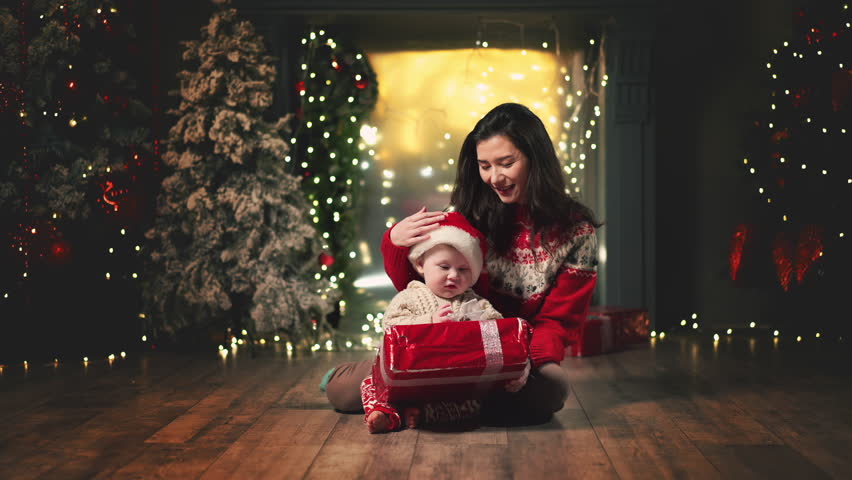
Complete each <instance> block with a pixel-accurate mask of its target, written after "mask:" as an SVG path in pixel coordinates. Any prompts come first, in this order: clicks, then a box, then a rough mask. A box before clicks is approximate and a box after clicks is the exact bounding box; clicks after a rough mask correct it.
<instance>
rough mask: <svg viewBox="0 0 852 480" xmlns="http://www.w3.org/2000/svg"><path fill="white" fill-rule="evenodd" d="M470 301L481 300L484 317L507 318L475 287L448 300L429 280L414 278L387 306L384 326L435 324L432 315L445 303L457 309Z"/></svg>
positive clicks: (480, 305) (479, 304) (493, 318)
mask: <svg viewBox="0 0 852 480" xmlns="http://www.w3.org/2000/svg"><path fill="white" fill-rule="evenodd" d="M470 300H476V301H477V302H478V306H479V307H480V308H481V309H482V310H483V312H484V314H483V317H482V319H483V320H496V319H498V318H503V315H501V314H500V312H498V311H497V310H495V309H494V307H493V306H491V303H490V302H489V301H488V300H486V299H484V298H482V297H480V296H479V295H477V294H476V293H474V291H473V290H472V289H467V290H466V291H465V292H464V293H462V294H461V295H457V296H455V297H453V298H451V299H446V298H441V297H439V296H437V295H435V294H434V293H432V291H431V290H429V287H427V286H426V284H425V283H423V282H421V281H418V280H412V281H410V282H409V283H408V286H407V287H406V288H405V289H404V290H402V291H400V292H399V293H397V294H396V296H394V297H393V299H392V300H391V301H390V305H388V308H387V309H385V316H384V318H383V319H382V327H383V328H387V327H390V326H393V325H414V324H420V323H433V322H432V315H433V314H434V313H435V312H436V311H437V310H438V308H440V307H441V306H443V305H446V304H448V303H449V304H450V305H451V306H452V309H453V311H454V312H457V311H458V310H459V307H461V305H462V304H463V303H465V302H468V301H470Z"/></svg>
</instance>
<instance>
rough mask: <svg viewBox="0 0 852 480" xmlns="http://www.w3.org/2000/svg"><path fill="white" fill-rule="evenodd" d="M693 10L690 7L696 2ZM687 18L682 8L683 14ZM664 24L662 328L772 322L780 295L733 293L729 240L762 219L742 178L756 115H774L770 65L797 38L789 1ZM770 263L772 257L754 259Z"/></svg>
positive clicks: (722, 5)
mask: <svg viewBox="0 0 852 480" xmlns="http://www.w3.org/2000/svg"><path fill="white" fill-rule="evenodd" d="M690 3H691V2H690ZM677 8H682V7H677ZM690 9H692V11H691V12H685V11H682V10H675V9H670V10H667V11H664V12H663V13H662V15H661V17H660V23H659V28H658V31H657V49H656V57H655V65H654V79H653V83H654V86H655V89H656V92H657V99H658V104H657V111H656V118H657V138H658V139H657V260H658V262H657V296H658V307H659V308H658V311H659V313H658V316H657V317H658V318H657V319H656V320H657V328H658V329H659V328H661V327H666V326H670V325H673V324H675V323H679V322H680V320H681V319H682V318H687V319H689V317H688V316H689V315H691V314H692V313H698V315H699V322H700V323H701V324H702V325H703V326H706V325H710V324H712V325H719V326H721V325H725V326H727V325H729V324H730V325H731V326H742V325H744V324H746V323H748V322H750V321H752V320H754V321H757V322H760V321H761V320H764V319H766V315H767V314H768V306H769V303H770V302H772V300H773V298H775V296H776V295H777V289H776V288H772V287H771V286H769V285H767V286H765V287H761V286H758V285H735V284H734V282H732V281H731V280H730V278H729V275H728V251H729V244H730V238H731V235H732V234H733V233H734V229H735V228H736V226H737V225H738V224H739V223H742V222H749V221H753V220H754V218H755V217H756V216H757V215H760V213H761V210H760V209H758V208H757V207H759V206H761V205H758V204H757V202H756V201H754V199H753V195H752V194H751V189H752V187H751V186H750V184H748V183H747V179H746V177H745V174H744V172H743V169H742V164H741V161H742V157H743V155H742V150H741V149H740V148H741V143H740V142H741V140H742V138H743V135H744V133H745V130H746V126H747V125H748V124H749V122H750V121H751V119H752V113H753V112H755V111H756V110H758V109H765V108H768V97H767V96H766V93H765V92H764V91H763V90H762V89H761V85H762V82H763V81H764V80H765V77H766V66H765V65H766V59H767V58H768V56H769V54H770V53H771V50H772V48H773V47H775V46H778V45H780V43H781V42H782V41H784V40H787V39H789V38H790V35H791V26H792V6H791V2H790V0H783V1H775V0H748V1H745V2H735V1H722V2H705V3H703V4H701V5H690ZM754 253H755V257H756V258H751V259H746V260H748V261H753V262H763V261H764V260H765V259H763V258H762V256H766V258H767V259H768V255H769V252H754Z"/></svg>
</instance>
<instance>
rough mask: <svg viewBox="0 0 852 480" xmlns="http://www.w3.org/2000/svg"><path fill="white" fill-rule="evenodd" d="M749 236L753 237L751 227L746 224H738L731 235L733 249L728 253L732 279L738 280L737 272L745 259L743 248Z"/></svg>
mask: <svg viewBox="0 0 852 480" xmlns="http://www.w3.org/2000/svg"><path fill="white" fill-rule="evenodd" d="M749 238H751V227H750V226H748V225H746V224H740V225H738V226H737V230H736V231H735V232H734V235H733V236H732V237H731V251H730V253H728V265H729V266H730V274H731V280H734V281H736V280H737V274H738V273H739V271H740V265H741V263H742V259H743V250H744V248H745V245H746V243H747V242H748V240H749Z"/></svg>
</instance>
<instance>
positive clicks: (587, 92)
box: [315, 38, 609, 349]
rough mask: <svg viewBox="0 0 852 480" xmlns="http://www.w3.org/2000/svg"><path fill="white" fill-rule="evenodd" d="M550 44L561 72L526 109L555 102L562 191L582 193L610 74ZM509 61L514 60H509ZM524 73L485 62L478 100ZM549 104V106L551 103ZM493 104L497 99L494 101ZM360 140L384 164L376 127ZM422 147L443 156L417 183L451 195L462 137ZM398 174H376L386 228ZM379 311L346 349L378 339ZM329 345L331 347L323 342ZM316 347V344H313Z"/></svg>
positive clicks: (551, 125)
mask: <svg viewBox="0 0 852 480" xmlns="http://www.w3.org/2000/svg"><path fill="white" fill-rule="evenodd" d="M587 43H588V46H589V48H591V49H602V48H603V46H602V42H601V39H599V38H590V39H588V40H587ZM489 48H491V47H490V45H489V42H488V40H482V39H479V40H477V41H476V49H489ZM555 50H558V48H557V47H554V45H553V44H552V43H549V42H546V41H545V42H542V43H541V51H544V52H548V53H552V54H553V55H554V56H555V57H556V60H557V61H558V62H560V63H563V65H561V66H560V67H559V69H558V73H559V75H560V78H559V85H558V86H556V88H553V86H552V85H550V86H541V87H538V88H540V92H541V99H540V100H538V101H535V102H533V103H532V104H531V105H529V106H530V108H531V109H532V110H533V111H541V110H543V109H544V108H545V106H551V105H552V106H554V107H555V111H557V112H560V113H561V115H562V118H563V120H562V121H560V120H559V118H558V117H557V116H556V115H550V116H547V117H544V118H542V120H543V121H544V122H545V125H546V126H547V127H548V130H549V131H551V132H555V135H554V140H555V141H554V143H555V147H556V152H557V156H558V157H559V159H560V161H561V163H562V165H563V171H564V173H565V176H566V192H567V193H570V194H573V195H580V194H582V192H583V185H584V181H585V175H584V173H585V172H586V166H587V165H588V164H589V162H594V161H596V159H597V154H598V143H597V142H598V138H599V136H600V135H599V127H600V117H601V114H602V110H601V105H600V98H601V96H602V90H603V89H604V88H605V87H606V85H607V82H608V81H609V77H608V75H607V74H606V73H605V72H604V71H603V65H601V64H600V63H599V62H598V60H599V59H601V58H603V56H602V55H593V56H592V57H593V58H594V59H595V63H584V64H582V66H581V67H580V66H578V68H577V69H576V70H577V71H572V70H571V69H570V67H569V66H567V65H565V64H564V62H563V59H562V58H561V57H560V56H559V55H558V53H557V52H555ZM528 54H529V50H528V49H520V50H517V51H508V52H507V53H506V55H520V56H521V57H525V56H527V55H528ZM508 60H509V61H507V62H506V63H507V64H512V63H513V62H512V61H511V58H509V59H508ZM530 68H531V69H532V70H539V69H540V68H541V67H540V66H539V65H537V64H532V65H530ZM524 74H525V73H524V72H523V71H518V70H517V69H515V68H512V69H511V70H510V71H501V70H500V69H499V67H494V66H493V65H487V66H485V67H484V69H483V70H482V71H479V72H473V73H472V74H471V75H473V76H476V77H478V78H477V92H476V93H475V95H479V97H478V100H479V101H480V102H481V103H483V104H486V103H488V102H492V103H493V102H498V103H499V101H500V99H499V98H495V97H494V94H493V93H491V94H489V93H486V92H490V91H491V90H493V89H492V88H490V87H489V85H488V81H489V79H492V78H500V77H507V78H512V79H515V80H522V79H524ZM526 88H531V89H535V88H537V87H535V86H527V87H526ZM549 104H550V105H549ZM494 105H496V103H494ZM362 138H363V139H364V147H365V148H371V150H370V151H369V153H370V154H371V156H373V160H374V162H375V163H376V164H377V165H380V164H381V163H382V160H383V158H382V156H381V152H380V153H378V154H377V153H376V145H377V143H378V142H379V141H380V139H381V133H380V132H379V131H378V129H377V127H375V126H369V125H365V126H364V127H363V128H362ZM425 143H426V145H427V146H429V145H431V148H434V150H435V151H437V152H443V153H444V155H445V156H444V157H443V158H444V159H443V160H441V159H440V154H438V155H436V156H434V157H438V160H435V162H437V163H424V164H421V165H420V166H419V167H418V168H417V170H416V171H417V175H418V176H419V179H418V181H422V182H430V181H431V182H432V185H433V186H432V188H433V191H434V192H435V193H438V194H443V195H445V196H447V197H448V196H449V193H450V192H451V191H452V188H453V185H452V184H451V183H449V182H448V181H442V180H450V181H452V178H454V176H455V170H456V162H457V157H456V155H457V153H458V147H459V146H460V141H457V142H454V136H453V134H452V133H451V132H443V134H440V136H439V137H438V138H433V139H432V140H431V143H430V141H429V140H428V139H427V140H426V141H425ZM397 178H398V172H397V171H396V170H395V169H394V168H391V167H385V168H381V171H380V172H379V174H378V179H377V181H378V182H380V185H381V189H380V194H379V195H378V205H374V206H373V209H374V210H375V211H377V212H378V215H381V216H382V218H384V226H385V227H386V228H390V227H391V226H392V225H393V224H394V223H396V221H397V220H398V219H397V218H396V217H395V216H394V215H392V214H390V211H391V208H392V206H393V203H394V199H395V198H405V195H407V194H408V192H405V191H401V189H402V187H400V188H396V186H397V182H396V180H397ZM382 318H383V313H382V312H372V313H367V314H366V315H365V317H364V318H363V321H362V324H361V328H360V330H361V337H360V339H347V340H346V343H345V346H346V347H347V348H352V347H353V346H356V347H368V348H372V346H373V345H374V344H376V343H377V341H378V340H380V338H381V335H382V333H383V330H382ZM326 347H327V348H329V349H330V348H331V346H330V345H327V346H326ZM315 348H317V349H318V348H319V345H315Z"/></svg>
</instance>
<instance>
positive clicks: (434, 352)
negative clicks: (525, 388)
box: [373, 318, 532, 404]
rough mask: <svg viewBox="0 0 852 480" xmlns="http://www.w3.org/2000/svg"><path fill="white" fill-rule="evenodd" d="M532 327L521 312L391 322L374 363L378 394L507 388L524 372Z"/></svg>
mask: <svg viewBox="0 0 852 480" xmlns="http://www.w3.org/2000/svg"><path fill="white" fill-rule="evenodd" d="M531 333H532V332H531V329H530V326H529V324H528V323H527V322H526V321H525V320H523V319H520V318H501V319H499V320H481V321H466V322H444V323H436V324H426V325H396V326H393V327H388V328H386V329H385V336H384V340H383V342H382V345H381V347H380V348H379V355H378V358H377V359H376V362H375V364H374V366H373V381H374V383H375V385H376V392H377V395H378V396H379V397H380V398H382V399H383V400H385V401H387V402H389V403H397V404H400V403H411V402H417V403H421V402H425V401H432V400H451V399H467V398H477V397H481V396H483V395H485V394H487V393H489V392H491V391H494V390H496V389H503V388H504V386H505V384H506V383H507V382H510V381H512V380H515V379H518V378H520V377H521V376H522V375H523V374H524V370H525V369H526V368H527V364H528V362H527V359H528V358H529V341H530V337H531Z"/></svg>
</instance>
